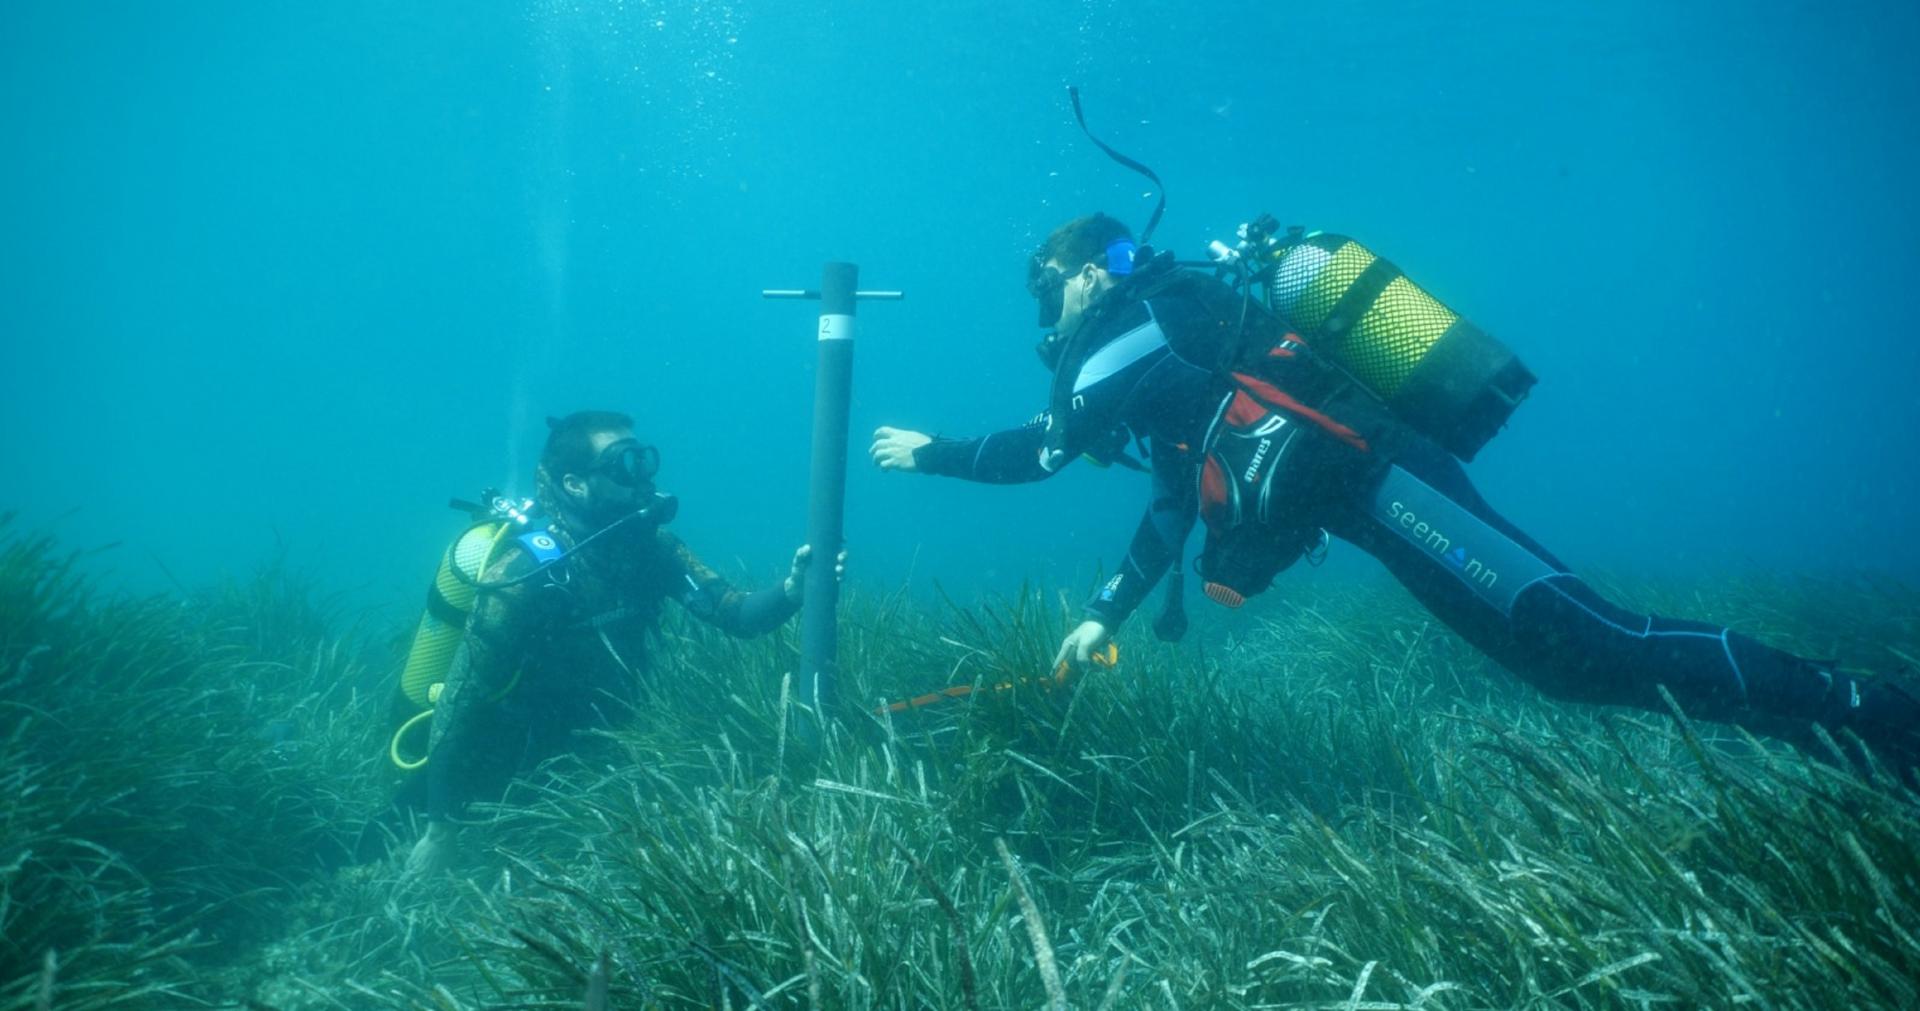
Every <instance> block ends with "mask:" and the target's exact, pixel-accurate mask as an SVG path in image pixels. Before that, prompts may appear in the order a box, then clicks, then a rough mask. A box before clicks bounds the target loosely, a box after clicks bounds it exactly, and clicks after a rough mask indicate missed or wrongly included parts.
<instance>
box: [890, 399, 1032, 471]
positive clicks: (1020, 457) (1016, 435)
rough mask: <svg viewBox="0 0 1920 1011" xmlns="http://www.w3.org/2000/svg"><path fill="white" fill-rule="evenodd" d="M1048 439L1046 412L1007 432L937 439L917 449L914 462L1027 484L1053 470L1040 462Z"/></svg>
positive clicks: (919, 465)
mask: <svg viewBox="0 0 1920 1011" xmlns="http://www.w3.org/2000/svg"><path fill="white" fill-rule="evenodd" d="M1046 439H1047V416H1046V415H1045V414H1042V415H1040V416H1039V417H1037V418H1035V419H1033V420H1032V421H1030V422H1028V423H1026V424H1025V425H1022V426H1020V427H1019V428H1009V429H1007V430H1006V431H1004V432H995V433H993V434H992V435H988V436H984V437H982V438H978V439H945V438H939V437H935V439H934V440H933V441H932V442H930V443H927V444H926V445H924V446H921V447H920V448H919V449H916V450H914V451H913V465H914V467H915V468H916V469H918V470H920V471H921V472H923V473H927V474H935V475H938V476H940V477H957V478H959V479H961V480H963V481H979V482H981V483H983V484H1025V483H1027V482H1029V481H1042V480H1045V479H1047V478H1049V477H1052V476H1053V474H1052V472H1051V471H1048V470H1047V469H1045V468H1043V467H1041V466H1040V449H1041V447H1042V446H1043V445H1044V444H1045V443H1046Z"/></svg>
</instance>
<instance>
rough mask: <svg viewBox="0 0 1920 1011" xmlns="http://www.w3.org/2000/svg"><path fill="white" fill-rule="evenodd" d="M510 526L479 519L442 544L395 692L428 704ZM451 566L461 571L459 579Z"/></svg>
mask: <svg viewBox="0 0 1920 1011" xmlns="http://www.w3.org/2000/svg"><path fill="white" fill-rule="evenodd" d="M512 529H513V524H512V523H510V522H507V521H504V520H502V521H496V522H481V523H476V524H474V525H473V526H471V527H468V528H467V530H466V532H465V533H463V534H461V535H460V537H459V539H457V540H455V541H454V542H453V544H452V545H451V546H449V547H448V548H447V552H446V554H445V555H444V556H442V557H441V559H440V569H439V571H438V572H436V573H435V574H434V577H433V586H432V587H431V588H429V589H428V590H427V609H426V611H425V612H423V613H422V614H421V615H420V624H419V625H417V626H416V627H415V628H414V632H413V647H412V648H411V649H409V650H408V651H407V665H406V667H405V668H404V669H402V670H401V672H400V694H402V695H405V696H406V697H407V701H408V702H411V703H413V704H414V705H416V706H429V705H432V704H433V702H432V700H431V699H429V698H428V697H427V693H428V691H429V689H430V688H431V687H432V686H434V685H436V684H439V683H441V682H444V681H445V680H446V679H447V671H448V670H449V669H450V668H451V667H452V666H453V654H454V651H455V650H457V649H459V648H460V640H461V639H462V638H463V637H464V636H465V635H466V634H467V616H468V615H470V614H472V613H473V599H474V596H475V589H474V586H473V584H474V583H477V582H479V580H480V575H481V573H483V572H485V571H486V568H487V564H488V563H489V562H491V561H492V560H493V553H494V551H495V549H496V548H498V547H499V545H500V542H501V540H502V539H503V538H504V537H506V535H507V533H508V532H509V531H510V530H512ZM455 569H458V570H459V572H461V573H464V574H465V575H466V577H467V578H466V579H464V580H463V579H461V578H460V576H459V575H458V574H456V573H455V571H454V570H455Z"/></svg>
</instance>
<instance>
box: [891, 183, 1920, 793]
mask: <svg viewBox="0 0 1920 1011" xmlns="http://www.w3.org/2000/svg"><path fill="white" fill-rule="evenodd" d="M1137 251H1138V250H1136V247H1135V246H1134V244H1133V242H1132V239H1131V236H1130V234H1129V232H1128V230H1127V228H1126V226H1125V225H1124V224H1122V223H1121V222H1119V221H1117V220H1115V219H1113V218H1111V217H1107V216H1105V215H1098V214H1096V215H1091V216H1088V217H1084V218H1079V219H1076V220H1074V221H1071V222H1068V223H1067V224H1066V225H1063V226H1061V227H1060V228H1059V229H1058V230H1056V231H1055V232H1054V233H1053V234H1052V235H1051V236H1049V238H1048V239H1047V241H1046V243H1045V244H1044V245H1043V246H1042V247H1041V249H1040V251H1039V252H1038V253H1037V254H1036V255H1035V257H1034V260H1033V263H1032V266H1031V271H1030V274H1029V289H1030V290H1031V291H1032V292H1033V294H1034V295H1035V297H1036V298H1038V299H1039V300H1040V304H1041V309H1040V315H1041V320H1040V323H1041V325H1042V326H1043V327H1045V326H1052V327H1053V328H1054V331H1053V333H1052V334H1051V335H1050V336H1049V337H1048V338H1047V340H1045V341H1044V342H1043V343H1042V344H1041V347H1040V350H1041V356H1042V358H1043V359H1045V360H1046V362H1047V364H1048V367H1049V368H1050V369H1052V370H1053V371H1054V384H1053V397H1052V405H1051V408H1050V409H1049V410H1048V411H1047V412H1046V413H1043V414H1041V415H1040V416H1039V417H1037V418H1035V419H1034V420H1033V421H1031V422H1029V423H1028V424H1026V425H1024V426H1022V427H1020V428H1016V429H1011V430H1008V431H1003V432H997V433H994V434H992V435H988V436H986V437H984V438H978V439H965V440H959V439H944V438H933V437H930V436H928V435H925V434H922V433H919V432H914V431H908V430H904V429H896V428H887V427H883V428H881V429H879V430H878V431H877V432H876V433H875V435H874V442H873V446H872V449H871V451H870V453H871V456H872V458H873V460H874V462H875V463H876V464H877V465H878V466H879V467H881V468H882V469H884V470H901V471H911V472H918V473H926V474H936V475H943V476H947V477H958V478H963V479H966V480H972V481H983V482H991V483H1009V484H1010V483H1018V482H1026V481H1038V480H1042V479H1045V478H1047V477H1049V476H1051V475H1052V474H1054V473H1056V472H1058V471H1059V470H1060V468H1061V467H1063V466H1065V465H1066V464H1067V463H1069V462H1071V461H1072V460H1073V459H1074V458H1075V457H1078V456H1081V455H1087V456H1089V457H1091V458H1093V459H1095V460H1098V461H1102V462H1108V461H1113V460H1125V461H1131V459H1132V458H1131V457H1128V456H1126V455H1125V451H1124V450H1125V446H1126V445H1127V443H1128V441H1129V436H1131V437H1132V439H1134V440H1138V441H1140V442H1143V443H1144V444H1145V445H1146V448H1147V458H1148V461H1149V464H1148V465H1147V466H1148V467H1149V469H1150V472H1151V475H1152V480H1153V491H1152V495H1151V498H1150V499H1149V504H1148V507H1147V511H1146V515H1145V517H1144V518H1143V519H1142V520H1141V522H1140V525H1139V527H1138V529H1137V531H1136V532H1135V534H1134V536H1133V540H1132V543H1131V545H1130V546H1129V549H1128V551H1127V554H1126V557H1125V559H1124V560H1123V561H1122V563H1121V565H1120V567H1119V570H1118V572H1117V573H1116V574H1115V575H1114V576H1113V578H1112V579H1111V580H1109V581H1108V582H1107V583H1106V584H1105V585H1103V586H1102V587H1101V588H1100V589H1099V590H1098V591H1097V592H1096V593H1095V595H1094V597H1093V599H1091V600H1090V601H1088V602H1087V604H1086V606H1085V620H1084V621H1083V622H1082V623H1081V624H1080V626H1079V627H1077V628H1075V629H1074V630H1073V632H1072V633H1071V634H1069V635H1068V636H1067V638H1066V640H1065V641H1064V642H1063V643H1062V644H1061V647H1060V656H1059V659H1060V660H1063V661H1073V662H1076V663H1085V662H1086V661H1087V660H1088V658H1089V656H1090V655H1091V654H1092V653H1093V652H1094V651H1095V650H1097V649H1099V648H1100V647H1102V646H1103V645H1104V644H1105V643H1106V642H1107V640H1108V639H1110V638H1111V636H1112V634H1113V632H1114V630H1115V629H1116V628H1117V627H1118V626H1119V625H1120V623H1121V622H1122V621H1124V620H1125V619H1126V618H1127V616H1128V615H1129V614H1131V613H1132V612H1133V611H1134V610H1135V609H1136V608H1137V607H1138V606H1139V605H1140V603H1141V601H1142V600H1143V599H1144V598H1145V596H1146V594H1147V592H1148V591H1149V590H1150V589H1151V588H1152V587H1153V585H1154V584H1155V583H1156V582H1157V581H1158V580H1159V579H1160V578H1161V576H1162V575H1164V574H1166V573H1167V571H1168V569H1169V568H1170V567H1171V566H1173V565H1174V564H1175V563H1176V562H1177V561H1178V560H1179V558H1180V555H1181V549H1182V546H1183V545H1184V543H1185V541H1186V539H1187V535H1188V533H1189V532H1190V531H1191V530H1192V528H1193V525H1194V522H1195V520H1196V519H1199V518H1204V519H1205V520H1206V523H1207V543H1206V546H1205V548H1204V550H1203V552H1202V555H1201V558H1200V560H1199V570H1200V575H1201V576H1202V578H1203V579H1205V580H1206V593H1207V595H1208V596H1209V597H1211V598H1212V599H1214V600H1216V601H1219V602H1221V603H1224V604H1227V605H1229V606H1238V605H1239V603H1240V602H1241V601H1242V600H1243V599H1244V597H1245V596H1249V595H1251V594H1254V593H1258V592H1260V591H1261V590H1263V589H1265V588H1266V587H1267V585H1268V584H1269V583H1270V582H1271V581H1272V579H1273V577H1274V576H1275V575H1276V574H1278V573H1279V572H1280V570H1282V569H1284V568H1286V567H1287V566H1288V565H1289V564H1291V563H1292V562H1293V561H1295V560H1297V559H1298V558H1300V557H1302V555H1304V554H1307V553H1310V552H1313V551H1316V550H1318V549H1319V548H1320V547H1321V546H1322V545H1323V544H1324V538H1325V536H1326V534H1331V535H1332V536H1334V537H1338V538H1340V539H1342V540H1344V541H1347V542H1349V543H1352V544H1355V545H1357V546H1359V547H1360V548H1361V549H1362V550H1364V551H1366V552H1367V553H1368V554H1370V555H1372V556H1374V557H1375V558H1378V559H1379V560H1380V561H1381V562H1382V563H1384V564H1385V565H1386V567H1387V569H1388V571H1390V572H1391V573H1392V574H1393V575H1394V577H1395V578H1396V579H1398V580H1399V581H1400V583H1401V584H1402V585H1404V586H1406V588H1407V589H1408V590H1409V591H1411V592H1412V593H1413V595H1414V596H1415V597H1416V598H1417V599H1418V600H1419V601H1420V602H1421V603H1422V604H1423V605H1425V606H1426V607H1427V608H1428V609H1429V610H1430V611H1432V612H1433V614H1434V615H1435V616H1436V617H1438V618H1439V619H1441V620H1442V621H1444V622H1445V623H1446V624H1447V625H1448V626H1449V627H1451V628H1452V629H1453V630H1454V631H1456V632H1457V633H1459V634H1460V635H1461V636H1462V637H1463V638H1465V639H1466V640H1467V641H1469V642H1471V643H1473V644H1474V645H1475V646H1476V647H1478V648H1479V649H1480V650H1482V651H1483V652H1485V653H1487V654H1488V655H1489V656H1491V657H1493V658H1494V659H1495V660H1497V661H1498V662H1500V663H1501V664H1502V665H1504V666H1506V667H1507V668H1509V669H1510V670H1512V671H1514V672H1515V673H1517V674H1519V675H1520V676H1521V677H1522V678H1524V679H1525V680H1527V681H1528V682H1530V683H1532V684H1533V685H1534V686H1536V687H1537V688H1539V689H1540V690H1541V691H1543V692H1545V693H1547V694H1548V695H1551V696H1554V697H1556V698H1561V699H1569V700H1575V701H1581V702H1593V703H1611V704H1619V705H1632V706H1639V707H1643V708H1657V707H1659V705H1660V701H1659V694H1658V691H1657V687H1658V686H1660V685H1665V686H1666V688H1667V689H1668V690H1669V691H1670V692H1672V694H1673V696H1674V698H1675V699H1677V700H1678V701H1679V702H1680V704H1681V705H1682V706H1683V707H1685V709H1686V710H1687V711H1688V712H1689V713H1690V714H1693V715H1695V716H1699V717H1702V718H1707V719H1713V720H1720V721H1728V722H1738V723H1741V724H1743V725H1747V726H1750V727H1752V728H1754V729H1756V730H1760V731H1762V732H1767V733H1774V734H1784V735H1788V736H1794V735H1796V734H1797V732H1798V731H1801V730H1804V728H1805V727H1806V726H1807V725H1808V724H1810V723H1818V724H1821V725H1823V726H1825V727H1827V728H1829V729H1830V730H1835V731H1837V730H1840V729H1848V730H1852V731H1853V732H1855V733H1857V734H1858V735H1859V736H1860V737H1861V738H1862V739H1864V740H1865V741H1867V742H1868V743H1869V744H1872V745H1874V746H1876V747H1877V748H1879V749H1880V750H1882V752H1883V753H1884V754H1885V755H1887V757H1888V758H1890V759H1891V760H1893V761H1894V762H1896V763H1898V764H1899V765H1900V766H1901V767H1902V768H1910V767H1912V766H1913V765H1914V764H1916V762H1920V702H1916V700H1915V699H1914V698H1913V697H1912V696H1911V695H1908V694H1907V693H1906V692H1904V691H1902V690H1900V689H1899V688H1898V687H1896V686H1894V685H1893V684H1891V683H1889V682H1888V680H1887V679H1885V678H1868V679H1857V678H1854V677H1851V676H1849V675H1847V674H1844V673H1841V672H1839V671H1835V670H1832V669H1830V668H1829V667H1827V666H1825V665H1822V664H1819V663H1816V662H1814V661H1811V660H1806V659H1803V658H1801V657H1797V656H1794V655H1792V654H1790V653H1786V652H1783V651H1781V650H1777V649H1773V648H1771V647H1768V646H1765V645H1763V644H1761V643H1759V642H1757V641H1755V640H1753V639H1751V638H1748V637H1746V636H1744V635H1741V634H1739V633H1737V632H1733V631H1730V630H1728V629H1726V628H1722V627H1719V626H1715V625H1708V624H1702V623H1699V622H1692V621H1679V620H1673V619H1668V618H1661V617H1656V616H1652V615H1645V614H1636V613H1633V612H1630V611H1628V610H1626V609H1624V608H1621V607H1619V606H1617V605H1614V604H1612V603H1610V602H1608V601H1607V600H1605V599H1603V598H1602V597H1601V596H1600V595H1599V594H1598V593H1596V592H1594V591H1593V589H1592V588H1591V587H1589V586H1588V585H1587V584H1586V583H1585V582H1583V581H1581V580H1580V579H1579V578H1578V577H1576V576H1574V575H1573V574H1571V573H1570V572H1569V571H1568V570H1567V567H1566V566H1565V565H1564V564H1562V563H1561V562H1560V561H1559V560H1558V559H1556V558H1555V557H1554V556H1553V555H1552V554H1550V553H1549V552H1547V551H1546V549H1544V548H1542V547H1541V546H1540V545H1539V544H1537V543H1535V542H1534V541H1533V539H1532V538H1530V537H1528V536H1527V535H1526V534H1525V533H1523V532H1521V531H1520V530H1519V529H1518V528H1516V527H1514V526H1513V525H1512V524H1510V523H1508V522H1507V521H1506V520H1505V519H1503V518H1502V517H1501V516H1500V515H1499V514H1498V513H1496V512H1494V510H1493V509H1492V508H1491V507H1489V506H1488V505H1487V503H1486V501H1485V500H1484V499H1482V498H1481V497H1480V495H1479V494H1478V493H1477V492H1476V491H1475V490H1474V487H1473V484H1472V482H1471V481H1470V480H1469V479H1468V477H1467V474H1466V471H1465V469H1464V468H1463V467H1462V466H1461V465H1460V463H1459V462H1458V461H1457V460H1456V459H1455V458H1454V457H1453V456H1452V455H1451V454H1450V453H1448V452H1447V451H1446V450H1444V449H1442V448H1440V446H1438V445H1437V444H1435V443H1434V442H1433V441H1432V440H1430V439H1428V438H1427V437H1425V436H1423V435H1421V434H1420V433H1418V432H1416V431H1413V430H1412V429H1411V428H1410V427H1409V426H1408V425H1406V424H1405V423H1403V422H1401V421H1399V420H1398V419H1397V418H1395V417H1394V416H1393V415H1392V414H1391V413H1390V412H1389V411H1388V409H1387V408H1386V407H1385V405H1383V404H1382V403H1381V402H1380V401H1379V400H1378V399H1377V398H1375V397H1373V396H1372V395H1371V394H1368V393H1366V392H1365V391H1364V390H1362V389H1360V388H1359V387H1357V386H1356V385H1355V384H1354V383H1352V382H1351V381H1350V380H1347V379H1346V378H1345V377H1344V376H1343V375H1342V374H1340V373H1339V372H1338V370H1335V369H1333V368H1331V367H1330V366H1328V365H1326V364H1325V363H1324V362H1322V361H1319V360H1317V359H1316V358H1315V356H1314V355H1313V353H1312V351H1311V350H1310V349H1309V348H1308V347H1306V346H1305V345H1304V343H1303V342H1301V341H1300V340H1299V338H1298V337H1296V336H1293V335H1291V334H1288V335H1285V336H1283V337H1282V336H1277V335H1276V337H1275V339H1273V340H1271V341H1265V342H1256V343H1257V344H1258V345H1259V346H1258V348H1257V351H1256V352H1255V354H1254V360H1252V361H1246V360H1244V359H1245V357H1246V354H1247V353H1246V352H1245V351H1243V350H1242V349H1243V348H1245V347H1246V346H1247V345H1246V344H1245V342H1244V341H1243V340H1242V337H1241V334H1242V326H1243V317H1242V313H1243V312H1244V306H1243V303H1242V300H1241V297H1240V295H1239V294H1237V293H1235V292H1233V291H1232V290H1231V289H1229V288H1228V287H1227V286H1226V285H1224V284H1222V283H1221V282H1219V281H1215V280H1212V279H1210V278H1207V277H1204V276H1202V275H1198V274H1193V273H1190V272H1181V271H1177V270H1175V269H1173V268H1172V267H1171V265H1170V264H1165V263H1162V262H1156V261H1154V260H1147V261H1146V262H1142V263H1136V262H1135V259H1136V257H1135V253H1136V252H1137ZM1322 531H1325V532H1326V534H1323V533H1322ZM1176 575H1177V572H1176ZM1176 589H1177V588H1176Z"/></svg>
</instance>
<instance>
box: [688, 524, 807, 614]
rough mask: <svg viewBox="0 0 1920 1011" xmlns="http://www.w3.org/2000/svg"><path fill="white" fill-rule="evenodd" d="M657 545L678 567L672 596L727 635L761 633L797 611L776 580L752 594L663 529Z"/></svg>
mask: <svg viewBox="0 0 1920 1011" xmlns="http://www.w3.org/2000/svg"><path fill="white" fill-rule="evenodd" d="M660 546H661V548H662V549H664V550H665V551H666V553H667V557H669V558H671V559H672V560H673V563H674V565H675V567H676V568H677V570H678V571H677V572H676V573H675V580H676V583H677V587H676V591H677V592H676V593H675V594H674V599H676V600H678V601H679V602H680V606H682V607H684V608H686V609H687V611H688V613H690V614H692V615H693V616H694V617H696V618H699V619H700V620H701V621H704V622H706V623H707V624H709V625H712V626H713V627H715V628H717V629H719V630H721V631H722V632H725V633H727V634H728V635H735V636H740V637H741V638H746V637H749V636H756V635H764V634H766V633H768V632H771V631H773V630H774V629H776V628H779V627H780V626H781V625H782V624H785V623H786V620H787V619H788V618H791V617H793V616H794V614H795V613H796V612H798V611H799V610H800V605H799V604H796V603H794V602H793V601H792V600H790V599H788V598H787V593H786V590H785V589H784V588H783V587H782V586H781V585H780V584H778V583H776V584H774V585H773V586H769V587H767V588H766V589H764V590H756V591H754V592H752V593H748V592H746V591H744V590H739V589H735V588H734V587H733V585H732V584H730V583H728V582H727V581H726V579H725V578H723V577H722V576H721V575H720V574H719V573H718V572H715V571H713V569H712V568H710V567H708V565H707V564H706V563H705V562H702V561H701V560H700V559H699V557H698V556H696V555H695V554H694V553H693V549H691V548H689V547H687V546H686V544H685V543H683V542H682V541H681V540H680V538H678V537H675V536H674V535H672V534H670V533H667V532H666V531H665V530H662V531H660Z"/></svg>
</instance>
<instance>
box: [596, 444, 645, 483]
mask: <svg viewBox="0 0 1920 1011" xmlns="http://www.w3.org/2000/svg"><path fill="white" fill-rule="evenodd" d="M588 473H592V474H601V475H604V476H605V477H606V479H607V480H609V481H612V482H613V483H614V484H617V485H621V486H623V487H627V488H640V487H643V486H647V485H651V484H652V483H653V478H654V475H656V474H658V473H660V451H659V450H657V449H655V448H653V447H652V446H649V445H646V444H645V443H643V442H641V441H640V440H638V439H621V440H620V441H618V442H616V443H613V444H612V445H610V446H608V447H607V448H606V449H603V450H601V451H600V455H599V456H598V457H596V458H594V461H593V466H592V467H590V468H588Z"/></svg>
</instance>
